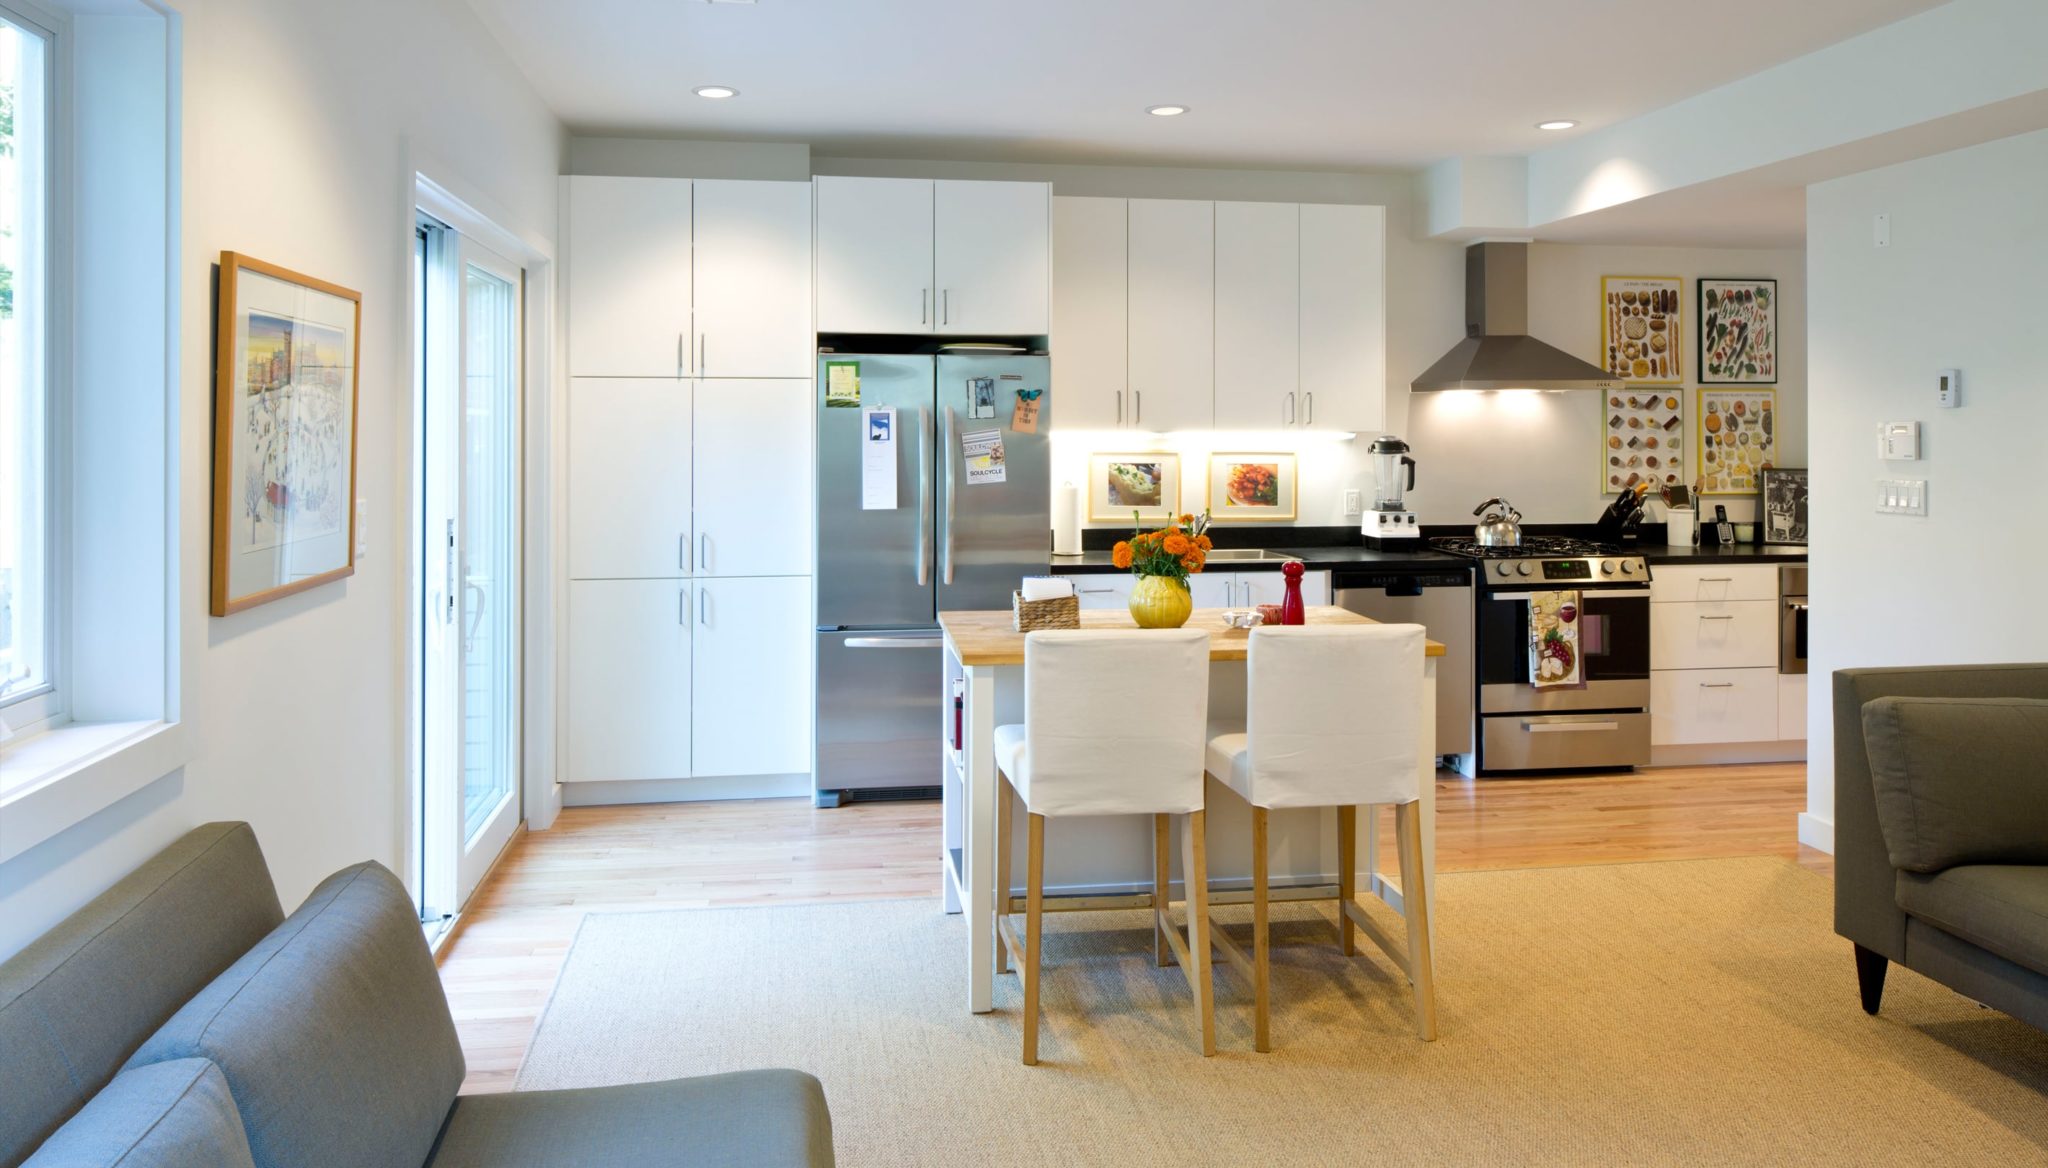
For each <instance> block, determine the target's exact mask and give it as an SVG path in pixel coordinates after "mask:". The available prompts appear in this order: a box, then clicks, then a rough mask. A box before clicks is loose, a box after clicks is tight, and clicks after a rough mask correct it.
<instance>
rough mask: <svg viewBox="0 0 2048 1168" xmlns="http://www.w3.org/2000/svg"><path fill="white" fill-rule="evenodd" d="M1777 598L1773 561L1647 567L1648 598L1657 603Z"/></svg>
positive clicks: (1776, 572) (1775, 572) (1776, 581)
mask: <svg viewBox="0 0 2048 1168" xmlns="http://www.w3.org/2000/svg"><path fill="white" fill-rule="evenodd" d="M1777 598H1778V565H1776V564H1743V565H1740V566H1731V565H1728V564H1657V565H1655V566H1653V567H1652V568H1651V569H1650V600H1651V601H1652V602H1654V603H1658V604H1674V603H1683V602H1690V601H1704V602H1708V603H1714V604H1720V603H1724V602H1726V601H1731V600H1776V599H1777Z"/></svg>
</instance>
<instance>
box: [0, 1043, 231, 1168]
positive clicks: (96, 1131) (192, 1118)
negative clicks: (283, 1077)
mask: <svg viewBox="0 0 2048 1168" xmlns="http://www.w3.org/2000/svg"><path fill="white" fill-rule="evenodd" d="M253 1163H254V1162H253V1161H252V1160H250V1158H249V1137H248V1136H246V1135H244V1134H243V1132H242V1118H241V1116H240V1115H238V1114H237V1113H236V1112H235V1100H234V1097H233V1096H232V1095H230V1094H229V1093H228V1081H227V1079H226V1078H224V1077H223V1076H222V1075H221V1073H220V1068H219V1067H216V1066H214V1065H213V1064H212V1063H210V1062H207V1061H206V1060H205V1059H175V1060H173V1061H171V1062H167V1063H151V1064H150V1065H148V1066H146V1067H136V1068H134V1069H133V1070H127V1071H122V1072H121V1073H120V1074H118V1075H115V1076H114V1081H113V1082H111V1083H108V1084H107V1085H106V1086H105V1087H104V1088H102V1089H101V1090H100V1093H99V1094H97V1095H95V1096H93V1097H92V1100H91V1102H89V1103H87V1104H86V1105H85V1107H84V1108H83V1109H81V1110H80V1111H79V1113H78V1114H77V1115H74V1116H72V1117H71V1119H70V1120H69V1121H68V1122H67V1123H65V1125H64V1126H63V1127H61V1128H58V1129H57V1134H56V1135H53V1136H51V1137H50V1139H49V1141H48V1142H47V1143H45V1144H44V1145H43V1146H42V1147H40V1148H37V1149H36V1153H35V1155H33V1156H30V1157H29V1158H28V1162H27V1164H26V1165H24V1168H115V1166H116V1165H118V1166H119V1168H191V1166H192V1165H198V1164H204V1165H207V1166H208V1168H253Z"/></svg>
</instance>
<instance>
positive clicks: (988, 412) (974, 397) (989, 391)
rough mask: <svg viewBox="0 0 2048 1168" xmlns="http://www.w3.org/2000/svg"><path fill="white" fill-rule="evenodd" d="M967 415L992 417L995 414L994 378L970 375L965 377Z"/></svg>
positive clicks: (971, 416)
mask: <svg viewBox="0 0 2048 1168" xmlns="http://www.w3.org/2000/svg"><path fill="white" fill-rule="evenodd" d="M967 416H968V417H970V418H993V417H995V416H996V379H995V378H993V377H970V378H968V379H967Z"/></svg>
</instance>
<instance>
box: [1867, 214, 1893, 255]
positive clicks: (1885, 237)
mask: <svg viewBox="0 0 2048 1168" xmlns="http://www.w3.org/2000/svg"><path fill="white" fill-rule="evenodd" d="M1870 245H1871V246H1872V247H1890V246H1891V245H1892V217H1891V216H1890V215H1888V214H1884V213H1879V214H1877V215H1875V216H1873V217H1872V218H1871V220H1870Z"/></svg>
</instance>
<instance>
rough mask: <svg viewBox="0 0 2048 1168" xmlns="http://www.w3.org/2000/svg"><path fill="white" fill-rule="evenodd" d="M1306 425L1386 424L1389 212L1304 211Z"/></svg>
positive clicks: (1364, 429)
mask: <svg viewBox="0 0 2048 1168" xmlns="http://www.w3.org/2000/svg"><path fill="white" fill-rule="evenodd" d="M1301 398H1302V403H1301V404H1302V414H1301V421H1302V424H1303V425H1307V426H1312V427H1315V428H1317V429H1323V430H1350V431H1354V432H1356V433H1360V434H1377V433H1379V432H1380V431H1381V430H1382V429H1384V428H1385V427H1386V424H1387V209H1386V208H1385V207H1359V206H1347V205H1336V204H1329V203H1303V204H1302V205H1301Z"/></svg>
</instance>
